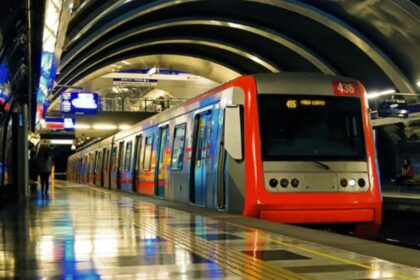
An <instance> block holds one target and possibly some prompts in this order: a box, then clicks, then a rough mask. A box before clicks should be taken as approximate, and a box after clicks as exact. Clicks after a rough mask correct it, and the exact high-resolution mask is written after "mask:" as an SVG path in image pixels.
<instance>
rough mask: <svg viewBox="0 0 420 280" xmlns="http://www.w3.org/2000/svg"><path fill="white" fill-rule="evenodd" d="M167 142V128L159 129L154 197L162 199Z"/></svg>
mask: <svg viewBox="0 0 420 280" xmlns="http://www.w3.org/2000/svg"><path fill="white" fill-rule="evenodd" d="M168 142H169V126H164V127H160V128H159V142H158V149H157V151H158V152H157V159H156V162H157V164H156V168H155V196H157V197H160V198H164V197H165V188H166V181H167V180H166V179H167V168H166V158H167V154H166V148H167V146H168Z"/></svg>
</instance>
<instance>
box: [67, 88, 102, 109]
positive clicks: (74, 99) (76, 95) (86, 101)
mask: <svg viewBox="0 0 420 280" xmlns="http://www.w3.org/2000/svg"><path fill="white" fill-rule="evenodd" d="M98 109H99V96H98V94H97V93H93V92H65V93H63V94H62V95H61V112H62V113H64V114H96V113H97V112H98Z"/></svg>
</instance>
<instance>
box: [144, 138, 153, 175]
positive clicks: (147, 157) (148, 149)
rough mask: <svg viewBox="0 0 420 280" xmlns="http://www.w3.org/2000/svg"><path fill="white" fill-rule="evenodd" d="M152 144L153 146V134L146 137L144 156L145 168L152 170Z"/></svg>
mask: <svg viewBox="0 0 420 280" xmlns="http://www.w3.org/2000/svg"><path fill="white" fill-rule="evenodd" d="M152 146H153V135H149V136H147V137H146V143H145V147H144V157H143V170H145V171H149V170H150V163H151V161H152Z"/></svg>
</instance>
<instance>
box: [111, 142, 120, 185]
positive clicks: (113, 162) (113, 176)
mask: <svg viewBox="0 0 420 280" xmlns="http://www.w3.org/2000/svg"><path fill="white" fill-rule="evenodd" d="M117 168H118V164H117V146H113V147H112V152H111V162H110V169H109V172H110V175H109V177H110V180H109V188H110V189H116V188H117Z"/></svg>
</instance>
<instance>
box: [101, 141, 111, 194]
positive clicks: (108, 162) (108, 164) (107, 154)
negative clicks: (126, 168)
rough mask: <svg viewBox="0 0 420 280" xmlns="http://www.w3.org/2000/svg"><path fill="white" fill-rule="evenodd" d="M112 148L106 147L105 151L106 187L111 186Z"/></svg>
mask: <svg viewBox="0 0 420 280" xmlns="http://www.w3.org/2000/svg"><path fill="white" fill-rule="evenodd" d="M110 154H111V148H106V151H105V158H104V180H103V182H104V185H103V187H104V188H106V189H109V188H110V182H111V180H110V174H111V165H112V163H111V160H110Z"/></svg>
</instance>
